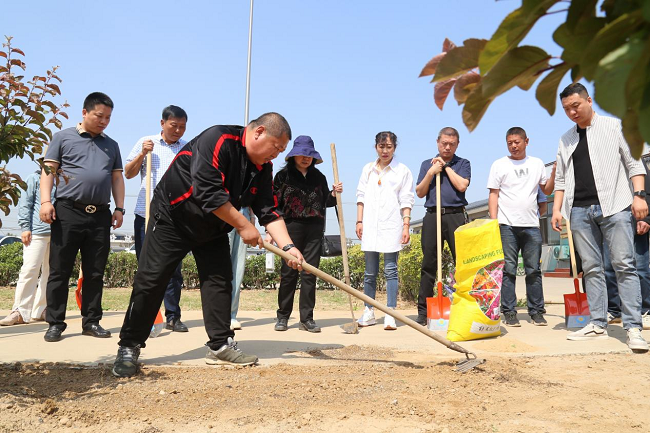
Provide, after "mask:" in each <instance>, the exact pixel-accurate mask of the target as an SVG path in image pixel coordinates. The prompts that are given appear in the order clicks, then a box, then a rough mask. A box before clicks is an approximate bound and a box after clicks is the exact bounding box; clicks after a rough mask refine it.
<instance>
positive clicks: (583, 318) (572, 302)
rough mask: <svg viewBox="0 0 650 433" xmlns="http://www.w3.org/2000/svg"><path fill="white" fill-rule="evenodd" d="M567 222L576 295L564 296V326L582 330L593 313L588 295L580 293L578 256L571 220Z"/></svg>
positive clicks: (568, 294)
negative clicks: (590, 309)
mask: <svg viewBox="0 0 650 433" xmlns="http://www.w3.org/2000/svg"><path fill="white" fill-rule="evenodd" d="M565 221H566V232H567V238H568V240H569V255H570V256H571V273H572V274H573V289H574V293H567V294H565V295H564V324H565V325H566V327H567V328H582V327H583V326H586V325H587V323H589V318H590V315H591V313H590V312H589V302H587V294H586V293H581V292H580V282H579V281H578V271H577V268H578V267H577V265H576V255H575V250H574V246H573V234H572V233H571V225H570V224H569V220H565Z"/></svg>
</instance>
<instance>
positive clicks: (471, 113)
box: [463, 45, 551, 131]
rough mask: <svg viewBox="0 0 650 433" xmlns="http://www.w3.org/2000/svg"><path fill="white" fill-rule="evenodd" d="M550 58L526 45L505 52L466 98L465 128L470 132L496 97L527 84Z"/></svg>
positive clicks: (542, 51) (541, 51)
mask: <svg viewBox="0 0 650 433" xmlns="http://www.w3.org/2000/svg"><path fill="white" fill-rule="evenodd" d="M550 58H551V56H549V55H548V53H546V51H544V50H542V49H541V48H539V47H533V46H527V45H525V46H522V47H517V48H514V49H512V50H510V51H508V52H507V53H506V54H505V55H504V56H503V57H501V59H500V60H499V62H498V63H497V64H496V65H494V67H493V68H492V69H491V70H490V72H489V73H488V74H486V75H485V76H484V77H483V80H482V81H481V83H480V84H479V85H478V86H477V87H476V88H475V89H474V90H473V91H472V92H471V93H470V94H469V96H468V98H467V101H466V102H465V107H464V108H463V122H464V123H465V125H466V126H467V128H468V129H469V130H470V131H473V130H474V128H476V126H477V125H478V123H479V122H480V120H481V118H482V117H483V115H484V114H485V111H486V110H487V108H488V106H489V105H490V104H491V103H492V101H493V100H494V99H495V98H496V97H497V96H499V95H501V94H502V93H504V92H506V91H508V90H510V89H511V88H513V87H515V86H518V85H520V84H522V83H528V82H529V80H530V77H531V76H534V75H536V74H538V73H539V72H540V71H541V70H542V69H545V68H546V67H547V66H548V61H549V59H550Z"/></svg>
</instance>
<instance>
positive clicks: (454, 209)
mask: <svg viewBox="0 0 650 433" xmlns="http://www.w3.org/2000/svg"><path fill="white" fill-rule="evenodd" d="M426 209H427V212H429V213H436V208H435V207H428V208H426ZM440 211H441V212H440V213H441V214H442V215H444V214H452V213H462V212H465V206H458V207H443V208H441V209H440Z"/></svg>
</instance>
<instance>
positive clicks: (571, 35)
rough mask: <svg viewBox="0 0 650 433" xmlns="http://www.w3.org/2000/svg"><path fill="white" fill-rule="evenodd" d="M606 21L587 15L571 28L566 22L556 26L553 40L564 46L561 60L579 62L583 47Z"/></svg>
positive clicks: (583, 51)
mask: <svg viewBox="0 0 650 433" xmlns="http://www.w3.org/2000/svg"><path fill="white" fill-rule="evenodd" d="M606 21H607V20H606V19H605V18H595V17H589V18H584V19H582V20H580V21H578V22H577V23H576V25H575V26H574V27H573V29H572V28H571V27H570V26H569V25H568V24H567V23H564V24H562V25H561V26H560V27H558V28H557V30H556V31H555V32H554V33H553V40H554V41H555V42H557V44H558V45H560V46H561V47H562V48H564V51H563V52H562V60H564V61H565V62H570V63H580V60H581V59H582V56H583V55H584V53H585V47H586V46H587V45H589V42H591V41H592V40H593V38H594V36H595V35H596V34H597V33H598V32H599V31H600V30H601V29H602V28H603V27H604V26H605V23H606Z"/></svg>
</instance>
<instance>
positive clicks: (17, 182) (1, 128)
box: [0, 36, 69, 227]
mask: <svg viewBox="0 0 650 433" xmlns="http://www.w3.org/2000/svg"><path fill="white" fill-rule="evenodd" d="M5 38H6V42H5V43H3V44H2V50H0V57H3V58H4V59H5V60H6V62H5V64H4V65H1V64H0V210H1V211H3V212H4V214H5V215H9V212H10V206H11V205H12V203H13V205H14V206H15V205H17V204H18V199H19V197H20V194H21V189H23V190H25V189H26V188H27V185H26V184H25V182H23V180H22V178H21V177H20V176H19V175H18V174H15V173H11V172H9V171H8V170H7V168H6V164H7V162H9V160H11V159H12V158H21V159H22V158H24V157H25V155H27V156H28V157H29V158H30V159H31V160H32V161H36V162H37V164H38V165H40V166H41V168H44V169H45V170H47V171H48V172H49V167H47V166H45V165H44V164H43V158H39V159H36V155H39V154H41V153H42V152H43V149H44V148H45V146H47V144H48V143H49V142H50V140H51V139H52V131H51V130H50V125H54V127H55V128H57V129H61V127H62V123H61V120H60V118H59V117H64V118H66V119H67V118H68V115H67V114H66V113H65V112H64V111H63V109H65V108H67V107H69V105H68V103H67V102H63V103H62V104H59V105H57V104H56V103H55V102H54V101H53V99H54V98H56V97H57V96H60V95H61V90H60V89H59V85H58V84H57V82H58V83H60V82H61V79H60V78H59V77H58V76H57V75H56V70H57V69H58V66H54V67H53V68H52V69H50V70H48V71H47V72H46V74H45V76H39V75H35V76H34V77H33V78H32V79H31V80H29V81H27V82H25V76H24V75H22V74H23V73H24V71H25V70H26V68H27V66H26V65H25V62H24V61H22V60H21V59H20V58H19V57H25V53H24V52H23V51H22V50H20V49H19V48H15V47H13V46H12V44H11V41H12V37H11V36H5ZM16 71H18V72H16ZM0 227H2V220H1V219H0Z"/></svg>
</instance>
